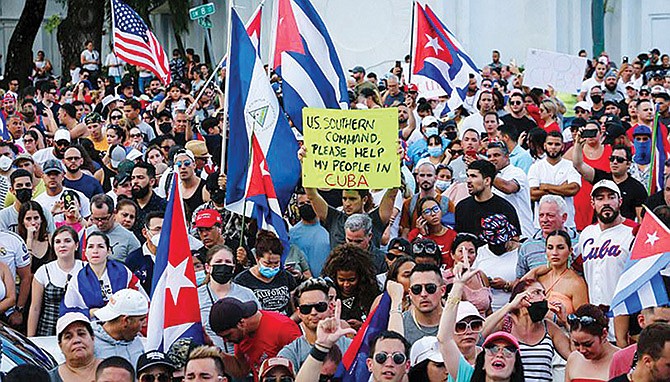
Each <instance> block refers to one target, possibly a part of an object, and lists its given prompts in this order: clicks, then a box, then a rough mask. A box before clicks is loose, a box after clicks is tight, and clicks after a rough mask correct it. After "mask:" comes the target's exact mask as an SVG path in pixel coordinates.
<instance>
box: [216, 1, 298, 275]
mask: <svg viewBox="0 0 670 382" xmlns="http://www.w3.org/2000/svg"><path fill="white" fill-rule="evenodd" d="M231 20H232V25H231V28H232V32H231V45H230V57H229V61H228V73H229V75H228V78H229V84H228V109H227V110H228V119H229V121H230V142H231V143H232V142H235V144H234V145H229V148H228V174H227V175H228V182H227V187H226V208H227V209H229V210H230V211H233V212H236V213H238V214H241V215H244V216H247V217H251V218H254V219H256V221H257V222H258V228H260V229H266V230H270V231H273V232H275V233H276V234H277V236H278V237H279V239H280V240H282V242H283V243H284V248H285V249H286V250H285V251H284V256H282V263H283V260H284V258H285V255H286V254H287V249H288V233H287V231H286V225H285V223H284V220H283V218H282V214H283V211H286V208H287V206H288V202H289V199H290V198H291V195H292V194H293V191H294V189H295V187H296V185H297V184H298V180H299V177H300V162H299V160H298V156H297V152H298V141H297V140H296V139H295V135H294V134H293V132H292V131H291V127H290V126H289V123H288V120H287V119H286V116H285V115H284V112H283V111H282V110H281V108H280V107H279V102H278V101H277V97H276V96H275V94H274V91H273V90H272V87H271V86H270V83H269V82H268V78H267V76H266V74H265V70H264V69H263V63H262V62H261V60H260V57H259V55H258V52H257V51H256V49H255V47H254V45H253V43H252V41H251V39H250V38H249V36H248V35H247V33H246V30H245V28H244V25H243V24H242V21H241V20H240V18H239V16H238V15H237V12H235V10H234V9H233V10H232V19H231Z"/></svg>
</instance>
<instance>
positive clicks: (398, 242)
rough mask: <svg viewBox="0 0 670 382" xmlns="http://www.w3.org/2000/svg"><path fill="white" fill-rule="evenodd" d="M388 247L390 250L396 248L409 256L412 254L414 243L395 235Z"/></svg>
mask: <svg viewBox="0 0 670 382" xmlns="http://www.w3.org/2000/svg"><path fill="white" fill-rule="evenodd" d="M388 249H389V251H390V250H392V249H395V250H398V251H400V252H403V253H405V254H407V255H409V256H412V245H411V244H410V243H409V241H407V240H406V239H404V238H402V237H395V238H393V239H391V242H390V243H389V246H388Z"/></svg>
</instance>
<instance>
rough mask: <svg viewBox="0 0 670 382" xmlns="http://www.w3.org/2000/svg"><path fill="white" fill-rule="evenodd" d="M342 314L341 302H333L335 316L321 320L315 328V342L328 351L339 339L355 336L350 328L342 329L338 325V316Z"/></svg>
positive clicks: (354, 332)
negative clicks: (350, 335)
mask: <svg viewBox="0 0 670 382" xmlns="http://www.w3.org/2000/svg"><path fill="white" fill-rule="evenodd" d="M341 314H342V301H340V300H336V301H335V315H334V316H333V317H329V318H326V319H325V320H321V321H320V322H319V325H318V326H317V327H316V342H317V343H318V344H319V345H321V346H324V347H326V348H328V349H330V348H332V347H333V345H334V344H335V343H336V342H337V340H339V339H340V338H341V337H343V336H346V335H349V334H352V335H353V334H356V331H355V330H354V329H351V328H347V329H342V325H341V324H340V316H341Z"/></svg>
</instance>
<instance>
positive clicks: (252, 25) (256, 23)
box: [220, 3, 263, 68]
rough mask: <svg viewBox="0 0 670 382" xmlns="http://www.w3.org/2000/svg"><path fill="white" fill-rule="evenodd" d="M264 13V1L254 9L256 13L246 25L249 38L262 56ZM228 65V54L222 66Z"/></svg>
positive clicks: (222, 61)
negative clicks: (262, 17)
mask: <svg viewBox="0 0 670 382" xmlns="http://www.w3.org/2000/svg"><path fill="white" fill-rule="evenodd" d="M262 15H263V3H260V5H258V8H256V10H255V11H254V13H253V14H252V15H251V18H249V21H247V23H246V24H245V25H244V27H245V29H246V30H247V34H248V35H249V38H250V39H251V42H252V43H253V44H254V46H255V47H256V50H257V51H258V55H259V56H260V48H261V16H262ZM227 65H228V55H227V54H226V56H225V57H224V58H223V60H221V66H220V67H221V68H225V67H227Z"/></svg>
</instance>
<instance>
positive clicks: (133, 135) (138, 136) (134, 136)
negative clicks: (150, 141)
mask: <svg viewBox="0 0 670 382" xmlns="http://www.w3.org/2000/svg"><path fill="white" fill-rule="evenodd" d="M130 137H131V138H141V137H142V134H130Z"/></svg>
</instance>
